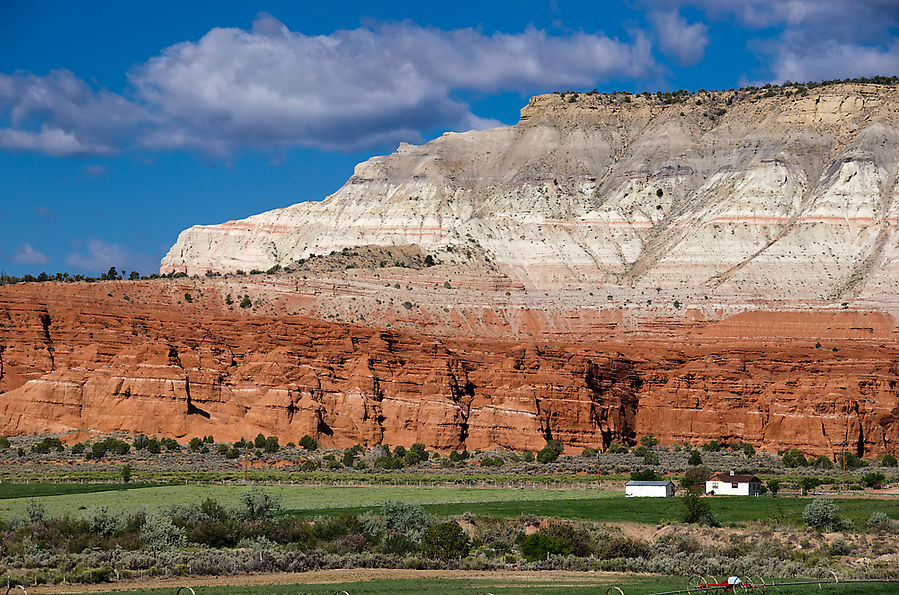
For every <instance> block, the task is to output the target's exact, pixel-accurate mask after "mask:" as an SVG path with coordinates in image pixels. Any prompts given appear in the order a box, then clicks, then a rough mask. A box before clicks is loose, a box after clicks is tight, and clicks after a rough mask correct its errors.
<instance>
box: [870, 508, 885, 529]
mask: <svg viewBox="0 0 899 595" xmlns="http://www.w3.org/2000/svg"><path fill="white" fill-rule="evenodd" d="M889 526H890V517H888V516H887V515H886V514H884V513H882V512H880V511H876V512H872V513H871V516H869V517H868V528H869V529H878V530H880V529H885V528H888V527H889Z"/></svg>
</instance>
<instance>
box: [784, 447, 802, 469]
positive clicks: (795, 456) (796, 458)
mask: <svg viewBox="0 0 899 595" xmlns="http://www.w3.org/2000/svg"><path fill="white" fill-rule="evenodd" d="M781 460H782V461H783V464H784V467H790V468H795V467H808V460H807V459H806V458H805V455H804V454H802V453H801V452H799V449H798V448H792V449H790V450H788V451H786V452H785V453H783V456H782V457H781Z"/></svg>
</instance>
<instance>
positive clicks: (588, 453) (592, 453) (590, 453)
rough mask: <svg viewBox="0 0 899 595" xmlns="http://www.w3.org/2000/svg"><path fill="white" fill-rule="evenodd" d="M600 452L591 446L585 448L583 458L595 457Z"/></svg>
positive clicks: (582, 453) (582, 452)
mask: <svg viewBox="0 0 899 595" xmlns="http://www.w3.org/2000/svg"><path fill="white" fill-rule="evenodd" d="M597 452H598V451H597V450H596V449H595V448H590V447H589V446H587V447H584V450H582V451H581V456H582V457H584V458H591V457H595V456H596V453H597Z"/></svg>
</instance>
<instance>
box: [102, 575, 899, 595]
mask: <svg viewBox="0 0 899 595" xmlns="http://www.w3.org/2000/svg"><path fill="white" fill-rule="evenodd" d="M184 584H185V585H189V581H187V580H185V583H184ZM612 586H617V587H619V588H620V589H621V590H622V591H623V592H624V594H625V595H646V594H648V593H658V592H662V591H670V590H676V589H682V588H684V587H685V586H686V583H685V581H684V579H683V578H679V577H647V578H634V577H610V576H603V577H593V578H586V579H583V578H575V579H572V578H571V577H570V575H569V576H558V575H553V574H550V573H547V575H546V579H545V580H538V581H534V580H529V581H522V580H516V579H514V578H507V577H506V576H502V577H497V578H496V579H494V580H491V579H482V578H478V579H466V578H455V579H449V578H426V579H421V578H414V579H378V580H370V581H360V582H352V583H329V584H312V585H303V584H297V585H260V586H240V587H196V588H195V589H194V591H195V592H196V593H197V595H204V594H209V595H212V594H216V595H236V594H238V593H240V594H250V595H253V594H257V593H258V594H259V595H262V594H268V593H283V594H297V595H299V594H301V593H302V594H309V595H333V594H334V593H340V592H341V591H343V592H346V593H349V594H350V595H386V594H391V593H410V594H411V593H428V594H429V595H453V594H456V593H471V594H486V593H495V594H497V595H499V594H503V595H520V594H527V595H538V594H542V593H551V594H556V593H585V594H586V593H591V594H597V593H605V592H606V590H607V589H608V588H609V587H612ZM896 587H897V585H896V584H895V583H893V584H889V583H867V584H841V585H833V584H828V585H823V588H819V587H818V585H804V586H796V587H789V586H780V587H778V588H777V590H776V592H777V593H782V594H784V595H811V594H812V593H815V594H818V595H863V594H864V595H881V594H883V595H886V594H887V593H895V592H896ZM176 590H177V589H175V588H168V589H150V590H137V591H128V593H131V594H133V595H161V594H163V593H175V591H176ZM770 591H771V590H770V589H769V592H770ZM115 592H117V591H108V592H107V593H115ZM184 592H185V591H182V593H184ZM614 592H615V593H617V591H614ZM715 592H720V591H715ZM746 592H747V593H751V592H755V591H746ZM758 592H759V593H761V590H759V591H758Z"/></svg>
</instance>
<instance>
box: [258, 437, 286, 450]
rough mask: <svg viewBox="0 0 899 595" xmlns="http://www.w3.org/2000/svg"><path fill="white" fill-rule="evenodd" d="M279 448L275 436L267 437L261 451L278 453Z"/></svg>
mask: <svg viewBox="0 0 899 595" xmlns="http://www.w3.org/2000/svg"><path fill="white" fill-rule="evenodd" d="M279 448H281V447H280V445H279V444H278V437H277V436H269V437H268V438H266V439H265V442H264V443H263V445H262V449H263V450H264V451H265V452H278V449H279Z"/></svg>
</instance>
